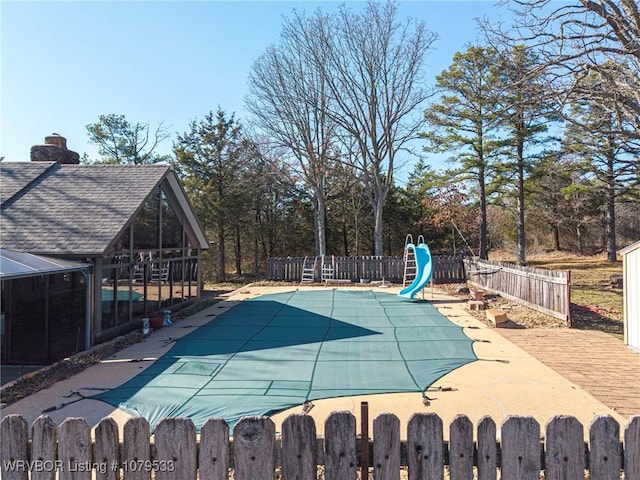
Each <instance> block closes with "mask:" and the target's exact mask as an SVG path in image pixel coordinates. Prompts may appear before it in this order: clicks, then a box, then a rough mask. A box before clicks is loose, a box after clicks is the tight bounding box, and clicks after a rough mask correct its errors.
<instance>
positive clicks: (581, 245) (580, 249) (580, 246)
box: [576, 225, 584, 255]
mask: <svg viewBox="0 0 640 480" xmlns="http://www.w3.org/2000/svg"><path fill="white" fill-rule="evenodd" d="M576 238H577V239H578V253H579V254H580V255H584V241H583V240H582V227H581V226H580V225H578V226H577V227H576Z"/></svg>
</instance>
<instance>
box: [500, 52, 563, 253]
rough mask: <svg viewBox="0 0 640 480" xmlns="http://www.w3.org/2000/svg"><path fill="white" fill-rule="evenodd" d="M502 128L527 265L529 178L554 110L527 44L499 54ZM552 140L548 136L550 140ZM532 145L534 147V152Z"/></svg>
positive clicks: (506, 172)
mask: <svg viewBox="0 0 640 480" xmlns="http://www.w3.org/2000/svg"><path fill="white" fill-rule="evenodd" d="M499 59H500V60H499V66H500V70H499V71H500V73H499V78H500V83H501V85H500V87H499V88H501V89H502V94H501V95H500V100H499V101H500V104H501V107H500V108H501V113H500V117H501V118H502V128H504V129H505V130H506V133H507V135H508V137H507V141H506V145H505V146H507V147H508V148H509V156H510V158H511V160H509V161H507V162H504V165H503V169H502V173H503V177H506V178H507V179H508V180H507V182H505V178H503V180H502V182H501V183H509V182H510V179H509V177H512V176H514V174H515V186H516V188H515V190H516V195H517V202H516V208H517V217H518V221H517V243H518V263H519V264H520V265H525V264H526V246H527V245H526V230H525V193H526V192H525V180H526V177H527V176H528V174H529V172H530V171H531V170H532V169H533V168H534V167H535V163H536V161H537V160H538V156H539V152H538V151H537V150H535V148H536V146H538V145H540V144H541V143H542V140H541V139H540V135H541V134H542V133H545V132H546V131H547V129H548V126H547V125H548V121H549V118H550V116H551V112H550V111H549V109H548V107H547V103H546V101H545V99H546V94H545V91H544V89H543V87H542V85H540V82H539V80H538V79H536V78H533V77H532V76H530V75H529V72H531V71H532V70H535V69H536V67H537V65H538V59H537V56H536V55H535V54H533V53H532V52H531V50H529V49H528V48H526V47H525V46H524V45H518V46H516V47H515V48H513V49H512V50H509V51H506V52H503V53H502V54H501V55H500V56H499ZM546 140H548V139H546ZM531 147H533V148H534V150H533V151H531Z"/></svg>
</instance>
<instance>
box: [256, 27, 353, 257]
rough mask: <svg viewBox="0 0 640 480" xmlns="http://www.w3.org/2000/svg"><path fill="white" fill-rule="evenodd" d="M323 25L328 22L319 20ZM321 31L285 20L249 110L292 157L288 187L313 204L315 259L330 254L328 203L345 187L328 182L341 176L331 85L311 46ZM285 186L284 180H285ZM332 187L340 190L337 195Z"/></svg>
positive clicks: (264, 59) (259, 66)
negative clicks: (331, 113) (312, 38)
mask: <svg viewBox="0 0 640 480" xmlns="http://www.w3.org/2000/svg"><path fill="white" fill-rule="evenodd" d="M317 20H318V21H324V16H322V15H319V16H318V18H317ZM317 28H318V27H317V25H316V24H315V23H314V22H313V21H312V20H310V19H306V18H302V17H299V16H293V17H291V18H288V19H285V22H284V27H283V30H282V34H281V38H280V42H279V43H278V44H277V45H272V46H270V47H269V48H268V49H267V50H266V51H265V52H264V53H263V54H262V55H261V56H260V57H259V58H258V60H256V62H255V63H254V64H253V67H252V70H251V73H250V75H249V91H250V93H249V97H248V99H247V107H248V110H249V111H250V112H251V113H252V114H253V117H254V123H255V124H256V126H257V127H258V128H259V129H260V131H262V132H264V133H265V134H267V135H268V136H269V138H270V143H271V144H272V147H275V148H278V149H280V151H286V152H288V153H289V155H290V156H291V157H292V159H293V162H290V165H291V167H292V168H290V169H287V170H286V171H288V172H290V173H291V175H292V177H289V178H288V183H289V184H290V185H292V186H296V187H300V184H301V183H303V184H304V187H303V188H304V190H305V191H306V193H308V195H309V196H310V198H311V199H312V201H313V206H314V220H315V221H314V226H315V228H314V236H315V253H316V255H325V254H326V219H325V211H326V208H327V202H328V201H330V200H331V199H333V198H335V197H336V196H339V195H341V194H343V187H344V186H345V185H344V183H345V182H342V183H337V182H333V183H330V182H329V179H330V178H331V177H332V176H335V174H336V171H337V169H336V167H338V166H339V165H338V162H339V159H338V158H337V157H336V143H337V140H338V139H337V134H336V129H337V126H336V124H335V121H333V120H332V119H331V118H330V117H329V116H328V110H329V104H330V103H331V102H332V101H333V100H332V99H331V97H330V95H329V92H328V88H327V82H326V79H325V78H324V77H323V76H322V75H321V74H320V73H319V72H320V66H319V65H318V64H317V58H318V55H313V54H311V53H310V52H309V51H308V50H309V49H317V48H319V46H317V45H310V44H308V43H307V42H306V39H305V35H310V36H314V34H313V32H314V31H315V30H316V29H317ZM280 180H283V178H282V177H281V178H280ZM331 187H336V189H332V188H331Z"/></svg>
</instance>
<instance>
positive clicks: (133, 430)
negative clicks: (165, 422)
mask: <svg viewBox="0 0 640 480" xmlns="http://www.w3.org/2000/svg"><path fill="white" fill-rule="evenodd" d="M150 436H151V428H150V426H149V422H147V420H146V419H144V418H142V417H136V418H131V419H129V420H127V423H125V424H124V428H123V431H122V467H123V473H124V475H123V477H124V480H149V479H150V478H151V471H147V470H146V469H144V468H135V467H134V465H135V466H137V465H145V464H146V463H147V462H150V461H151V445H150V443H149V437H150ZM138 462H139V463H138Z"/></svg>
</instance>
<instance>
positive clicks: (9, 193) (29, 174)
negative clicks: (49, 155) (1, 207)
mask: <svg viewBox="0 0 640 480" xmlns="http://www.w3.org/2000/svg"><path fill="white" fill-rule="evenodd" d="M11 165H13V164H11V163H4V162H3V163H0V178H2V182H0V204H4V203H5V202H6V201H8V200H10V199H11V198H12V197H14V196H16V195H17V194H19V193H20V192H21V191H22V190H24V189H26V188H28V187H29V185H31V183H32V182H34V181H36V180H37V179H38V178H39V177H40V176H42V174H44V173H45V172H46V171H47V170H49V169H50V168H52V167H53V166H54V165H57V162H31V163H22V164H20V165H21V166H20V168H11ZM5 167H7V168H5Z"/></svg>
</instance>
